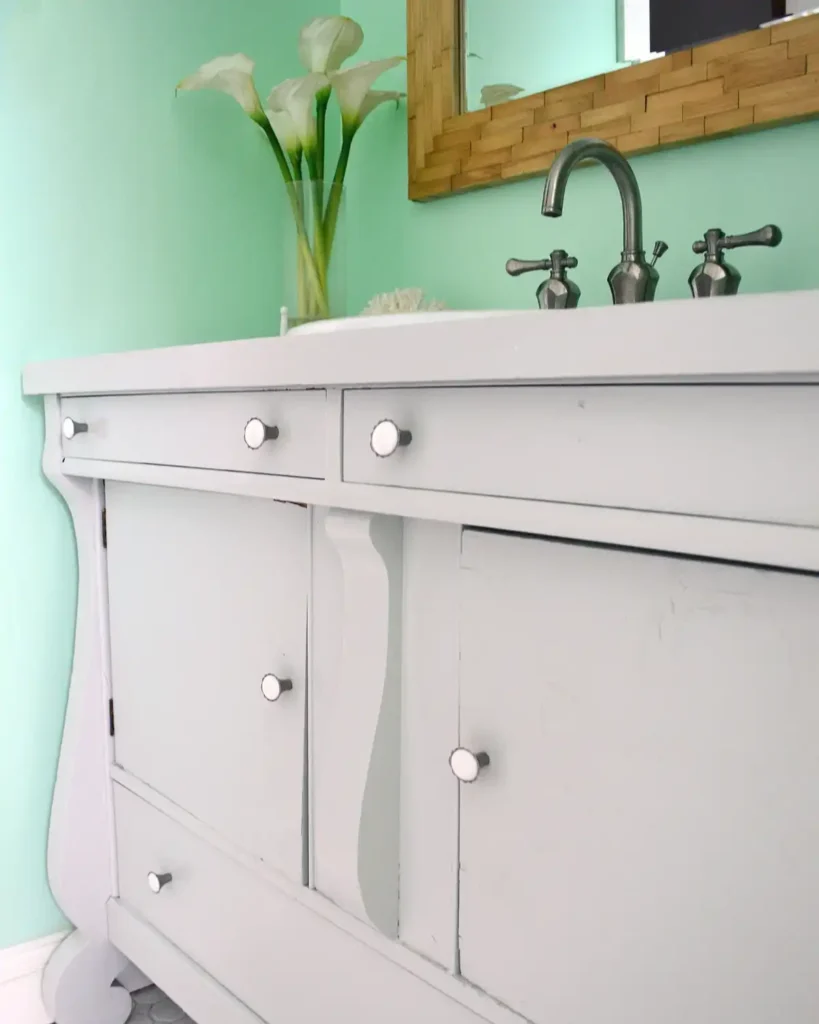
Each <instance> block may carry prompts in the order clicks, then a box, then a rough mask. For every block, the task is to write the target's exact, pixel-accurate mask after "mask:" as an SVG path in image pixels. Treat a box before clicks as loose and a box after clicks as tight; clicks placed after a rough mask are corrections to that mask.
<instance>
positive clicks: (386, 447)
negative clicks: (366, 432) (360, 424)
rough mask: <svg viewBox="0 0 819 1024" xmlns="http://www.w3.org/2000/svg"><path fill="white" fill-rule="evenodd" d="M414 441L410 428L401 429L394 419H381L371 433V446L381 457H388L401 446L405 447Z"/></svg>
mask: <svg viewBox="0 0 819 1024" xmlns="http://www.w3.org/2000/svg"><path fill="white" fill-rule="evenodd" d="M411 441H412V433H411V432H410V431H409V430H401V428H400V427H399V426H397V424H395V423H393V421H392V420H381V422H380V423H376V425H375V426H374V427H373V432H372V434H370V448H372V450H373V452H374V453H375V454H376V455H377V456H378V457H379V459H386V458H387V456H389V455H394V454H395V452H397V451H398V449H399V448H405V447H406V446H407V445H408V444H409V443H410V442H411Z"/></svg>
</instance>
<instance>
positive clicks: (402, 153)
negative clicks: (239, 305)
mask: <svg viewBox="0 0 819 1024" xmlns="http://www.w3.org/2000/svg"><path fill="white" fill-rule="evenodd" d="M342 10H343V13H344V14H347V15H349V16H350V17H353V18H356V19H357V20H359V21H360V22H361V23H362V24H363V25H364V28H365V32H366V39H365V43H364V47H365V49H364V56H365V57H370V58H372V57H378V56H382V55H386V54H389V53H401V52H404V49H405V46H406V39H405V15H404V10H405V4H404V0H342ZM385 81H386V78H385ZM401 81H402V79H401V76H400V73H399V72H396V77H395V78H394V79H393V82H401ZM394 87H397V86H394ZM371 120H372V123H369V122H367V123H366V124H365V125H364V127H363V128H362V130H361V134H360V136H359V139H358V140H357V142H356V149H357V152H355V153H354V155H353V163H352V169H351V172H350V175H349V179H348V180H349V182H350V184H349V188H348V199H349V202H348V206H347V234H348V241H349V261H348V280H349V289H350V303H349V308H350V311H351V312H352V311H353V310H355V309H358V308H360V307H361V306H363V305H364V304H365V303H366V301H367V300H368V299H369V298H370V297H371V296H372V295H373V294H375V293H377V292H381V291H386V290H389V289H392V288H398V287H412V286H420V287H423V288H424V289H425V290H426V291H427V292H428V294H430V295H431V296H435V297H438V298H440V299H442V300H444V301H446V302H447V303H448V304H449V305H451V306H453V307H463V308H483V307H491V308H500V309H503V308H509V309H513V308H526V307H531V306H533V305H534V302H535V300H534V292H535V288H536V286H537V284H538V280H537V275H533V276H532V277H530V279H529V280H527V279H526V278H525V277H524V278H518V279H517V280H512V279H511V278H508V277H507V276H506V274H505V272H504V263H505V262H506V259H507V257H509V256H518V257H523V258H534V257H540V256H545V255H548V253H549V251H550V250H551V249H553V248H555V247H557V246H560V247H562V248H566V249H568V250H569V251H570V252H571V253H573V254H574V255H576V256H577V257H578V259H579V260H580V266H579V268H578V269H577V271H575V272H574V273H573V275H572V276H573V277H575V278H576V280H577V281H578V283H579V284H580V286H581V288H582V290H583V297H582V299H581V302H582V304H583V305H587V306H588V305H600V304H604V303H607V302H609V301H610V297H609V293H608V288H607V285H606V276H607V274H608V272H609V270H610V269H611V267H612V266H613V265H614V263H615V262H616V261H617V259H618V257H619V252H620V247H621V227H620V208H619V203H618V198H617V192H616V189H615V186H614V184H613V182H612V181H611V179H610V178H609V176H608V175H607V173H606V172H605V171H603V170H602V169H600V168H597V167H593V168H584V169H581V170H579V171H577V172H576V173H575V175H574V176H573V178H572V180H571V181H570V183H569V188H568V192H567V197H566V207H565V214H564V216H563V218H562V219H561V220H556V221H550V220H545V219H543V218H542V217H541V216H540V212H539V211H540V200H541V193H542V188H543V183H542V181H529V182H523V183H519V184H513V185H504V186H502V187H500V188H496V189H492V190H489V191H484V192H476V193H472V194H470V195H465V196H455V197H452V198H448V199H442V200H436V201H434V202H431V203H425V204H411V203H409V202H407V200H406V188H407V183H406V138H405V137H406V129H405V127H404V125H403V124H402V118H400V117H397V116H395V115H393V114H391V113H390V112H389V111H388V109H387V108H384V109H383V110H379V111H376V112H375V113H374V114H373V115H372V119H371ZM376 122H377V123H376ZM633 163H634V169H635V171H636V173H637V176H638V178H639V180H640V185H641V187H642V192H643V201H644V208H645V222H646V234H647V237H646V241H647V243H648V245H649V247H650V246H651V244H653V242H654V241H655V240H656V239H657V238H664V239H665V240H666V241H667V242H668V243H669V244H670V245H671V247H672V248H671V251H670V252H669V253H668V254H667V255H666V256H665V257H664V258H663V260H662V262H661V264H660V269H661V281H660V287H659V292H658V298H659V299H670V298H681V297H684V296H686V295H687V294H688V291H687V279H688V274H689V273H690V271H691V268H692V267H693V266H694V264H695V262H696V257H695V256H694V255H693V254H692V252H691V243H692V242H693V241H694V240H695V238H696V237H697V236H698V235H699V234H700V233H701V232H704V231H705V230H706V228H709V227H715V226H721V227H723V228H724V229H725V230H726V231H733V232H741V231H746V230H750V229H752V228H757V227H760V226H761V225H762V224H764V223H766V222H768V221H775V222H776V223H778V224H779V225H780V226H781V227H782V229H783V231H784V234H785V240H784V242H783V245H782V247H781V248H780V249H778V250H775V251H771V250H766V249H762V250H754V249H748V250H744V251H742V252H739V253H735V254H733V258H734V262H735V263H736V264H737V265H738V266H740V267H741V269H742V271H743V275H744V280H743V285H742V287H743V291H745V292H760V291H771V290H783V289H787V288H797V289H798V288H816V287H819V192H818V191H817V186H816V181H817V170H818V169H819V122H812V123H809V124H804V125H797V126H794V127H789V128H779V129H775V130H771V131H765V132H761V133H760V134H758V135H752V136H742V137H739V138H736V139H729V140H723V141H718V142H710V143H705V144H702V145H699V146H693V147H689V148H685V149H678V150H674V151H666V152H662V153H657V154H650V155H647V156H643V157H638V158H636V159H635V160H634V162H633ZM658 343H659V339H658Z"/></svg>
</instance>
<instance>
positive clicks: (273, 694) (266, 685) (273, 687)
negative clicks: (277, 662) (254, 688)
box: [262, 672, 293, 701]
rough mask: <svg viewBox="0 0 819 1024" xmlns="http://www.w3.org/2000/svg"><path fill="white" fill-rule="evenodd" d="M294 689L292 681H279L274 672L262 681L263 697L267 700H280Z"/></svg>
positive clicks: (269, 673)
mask: <svg viewBox="0 0 819 1024" xmlns="http://www.w3.org/2000/svg"><path fill="white" fill-rule="evenodd" d="M292 689H293V680H292V679H279V677H278V676H274V675H273V673H272V672H268V674H267V675H266V676H265V677H264V679H262V696H263V697H264V699H265V700H271V701H272V700H278V699H279V697H281V695H282V694H283V693H287V692H288V690H292Z"/></svg>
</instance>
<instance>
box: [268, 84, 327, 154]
mask: <svg viewBox="0 0 819 1024" xmlns="http://www.w3.org/2000/svg"><path fill="white" fill-rule="evenodd" d="M328 84H329V83H328V80H327V76H326V75H322V74H309V75H304V76H303V77H302V78H288V79H286V80H285V81H284V82H282V83H281V84H280V85H277V86H276V88H275V89H273V91H272V92H271V93H270V95H269V96H268V97H267V108H268V109H267V116H268V117H269V118H270V123H271V125H272V127H273V130H274V131H275V132H276V134H277V135H278V129H277V127H276V124H277V123H278V124H279V125H281V127H282V130H283V131H284V132H285V135H286V136H287V138H288V139H290V140H291V144H292V142H293V140H298V144H299V145H300V146H301V147H302V148H303V149H305V150H307V151H310V150H313V149H315V147H316V111H315V100H316V93H318V92H321V90H322V89H326V88H327V86H328ZM279 115H284V116H283V117H281V118H279ZM279 141H280V142H281V143H282V145H283V146H284V147H285V149H287V148H289V147H288V145H287V143H285V141H284V139H283V138H282V137H281V136H279Z"/></svg>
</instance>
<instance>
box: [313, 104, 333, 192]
mask: <svg viewBox="0 0 819 1024" xmlns="http://www.w3.org/2000/svg"><path fill="white" fill-rule="evenodd" d="M331 93H332V89H322V90H321V91H320V92H318V93H316V136H317V139H318V143H317V146H316V150H317V152H316V176H317V177H318V179H319V181H324V150H325V145H326V138H327V132H326V128H327V105H328V104H329V102H330V95H331Z"/></svg>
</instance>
